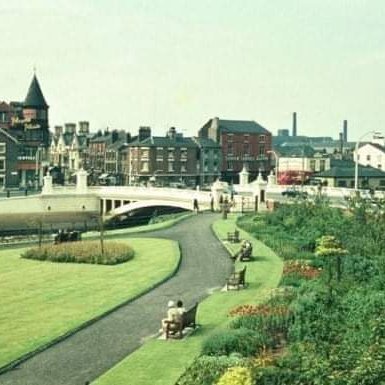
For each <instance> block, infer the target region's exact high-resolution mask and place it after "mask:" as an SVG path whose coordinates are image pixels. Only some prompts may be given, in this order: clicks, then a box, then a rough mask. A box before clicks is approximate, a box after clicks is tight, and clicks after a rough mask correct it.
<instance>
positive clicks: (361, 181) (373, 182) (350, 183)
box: [315, 163, 385, 190]
mask: <svg viewBox="0 0 385 385" xmlns="http://www.w3.org/2000/svg"><path fill="white" fill-rule="evenodd" d="M315 177H316V178H317V179H318V180H320V181H321V182H322V183H323V184H324V185H326V186H329V187H347V188H354V183H355V165H354V163H353V164H351V165H350V166H343V165H342V166H333V167H331V168H330V169H329V170H325V171H323V172H320V173H317V174H315ZM357 180H358V188H363V189H373V190H385V172H383V171H381V170H379V169H378V168H373V167H369V166H367V167H366V166H358V179H357Z"/></svg>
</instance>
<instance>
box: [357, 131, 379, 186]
mask: <svg viewBox="0 0 385 385" xmlns="http://www.w3.org/2000/svg"><path fill="white" fill-rule="evenodd" d="M369 134H381V133H379V132H378V131H373V130H371V131H368V132H365V134H363V135H361V136H360V137H359V138H358V140H357V142H356V148H355V162H356V164H355V170H354V190H355V191H358V146H359V145H360V140H362V139H363V138H364V137H365V136H366V135H369Z"/></svg>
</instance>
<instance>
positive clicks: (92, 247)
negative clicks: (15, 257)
mask: <svg viewBox="0 0 385 385" xmlns="http://www.w3.org/2000/svg"><path fill="white" fill-rule="evenodd" d="M21 256H22V258H26V259H36V260H39V261H51V262H63V263H91V264H100V265H116V264H118V263H123V262H127V261H129V260H130V259H132V258H133V257H134V250H133V249H132V247H130V246H129V245H127V244H124V243H119V242H111V241H108V242H104V253H103V254H102V252H101V246H100V242H99V241H81V242H67V243H59V244H57V245H52V244H51V245H43V246H42V247H40V248H39V247H34V248H31V249H28V250H27V251H25V252H24V253H23V254H22V255H21Z"/></svg>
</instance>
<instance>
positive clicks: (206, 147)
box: [122, 127, 220, 187]
mask: <svg viewBox="0 0 385 385" xmlns="http://www.w3.org/2000/svg"><path fill="white" fill-rule="evenodd" d="M123 153H124V155H123V156H122V161H123V162H124V165H123V166H122V170H123V172H124V180H125V183H126V184H148V183H150V184H153V185H158V186H171V187H184V186H190V187H195V186H196V185H200V184H205V183H210V182H211V181H214V180H215V178H216V177H218V175H219V160H220V148H219V147H218V146H217V145H216V143H215V142H214V141H212V140H201V139H199V138H191V137H186V138H185V137H183V135H182V134H181V133H178V132H177V131H176V129H175V127H171V128H170V129H169V130H168V132H167V133H166V135H165V136H152V135H151V129H150V128H149V127H146V128H145V129H144V130H143V128H141V129H140V130H139V135H138V137H137V138H136V139H135V140H133V141H132V142H131V143H129V144H128V145H127V148H126V149H125V150H124V151H123Z"/></svg>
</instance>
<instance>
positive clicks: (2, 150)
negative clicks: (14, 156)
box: [0, 143, 5, 154]
mask: <svg viewBox="0 0 385 385" xmlns="http://www.w3.org/2000/svg"><path fill="white" fill-rule="evenodd" d="M0 154H5V143H0Z"/></svg>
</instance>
